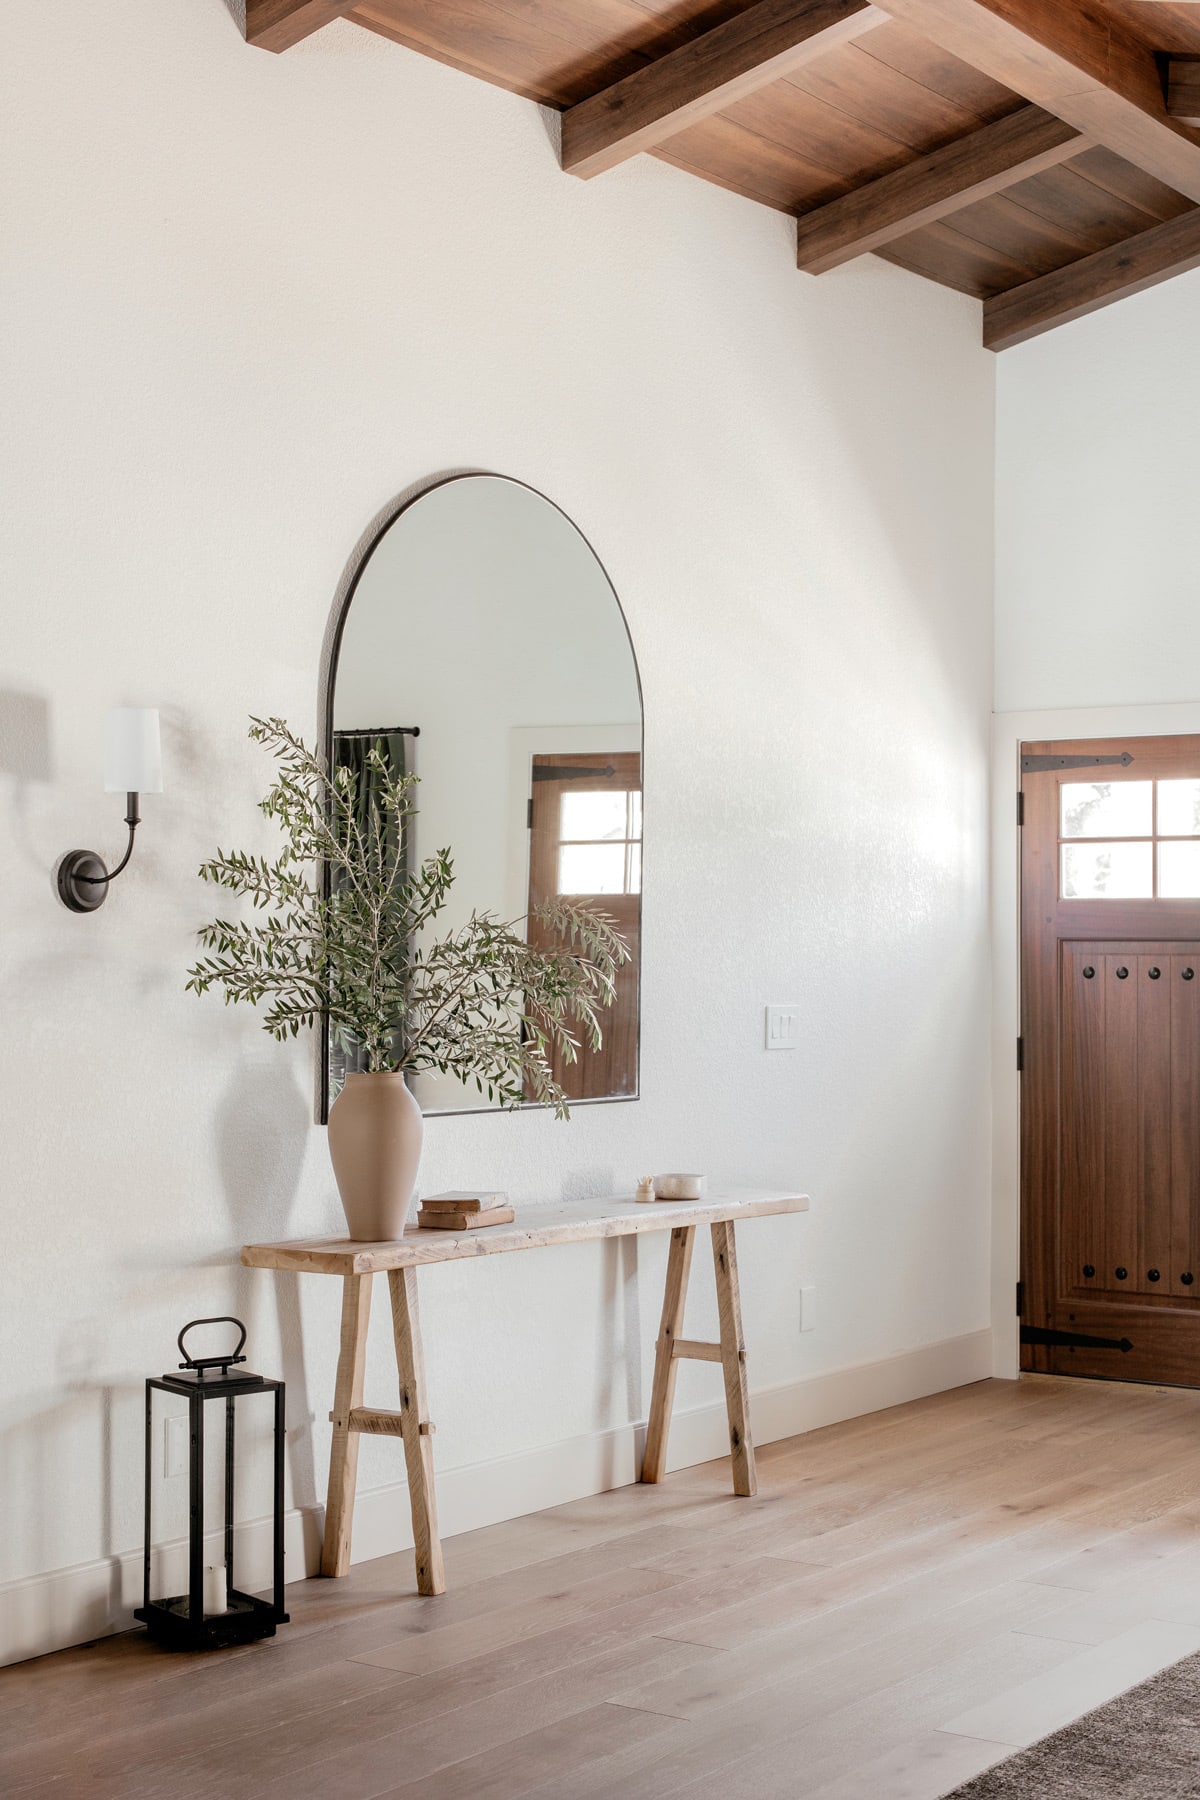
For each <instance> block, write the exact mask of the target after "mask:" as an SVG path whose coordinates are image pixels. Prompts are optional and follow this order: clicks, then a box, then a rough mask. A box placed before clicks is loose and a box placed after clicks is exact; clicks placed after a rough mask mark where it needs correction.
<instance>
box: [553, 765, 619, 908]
mask: <svg viewBox="0 0 1200 1800" xmlns="http://www.w3.org/2000/svg"><path fill="white" fill-rule="evenodd" d="M628 800H629V795H628V794H627V793H624V792H620V791H617V792H612V791H602V792H600V793H586V792H585V793H582V794H580V793H572V792H571V791H570V790H569V789H568V791H567V792H566V793H565V794H564V795H563V800H562V832H561V836H562V837H563V839H564V840H577V839H579V838H589V839H592V840H593V841H594V840H595V839H596V838H623V837H624V836H625V823H626V819H627V817H628V814H627V810H626V807H627V802H628ZM596 891H597V892H598V891H599V890H596Z"/></svg>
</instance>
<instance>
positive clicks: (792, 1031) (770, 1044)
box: [767, 1006, 800, 1050]
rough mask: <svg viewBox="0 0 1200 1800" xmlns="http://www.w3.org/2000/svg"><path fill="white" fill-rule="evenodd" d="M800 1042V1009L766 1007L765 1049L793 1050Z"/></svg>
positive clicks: (795, 1007)
mask: <svg viewBox="0 0 1200 1800" xmlns="http://www.w3.org/2000/svg"><path fill="white" fill-rule="evenodd" d="M799 1042H800V1008H799V1007H798V1006H768V1008H767V1049H768V1050H794V1049H795V1048H796V1046H797V1044H798V1043H799Z"/></svg>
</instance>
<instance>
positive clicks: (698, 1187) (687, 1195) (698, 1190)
mask: <svg viewBox="0 0 1200 1800" xmlns="http://www.w3.org/2000/svg"><path fill="white" fill-rule="evenodd" d="M706 1186H707V1180H706V1178H705V1176H703V1175H656V1176H655V1177H654V1195H655V1198H656V1199H657V1200H703V1198H704V1189H705V1187H706Z"/></svg>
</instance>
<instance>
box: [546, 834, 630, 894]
mask: <svg viewBox="0 0 1200 1800" xmlns="http://www.w3.org/2000/svg"><path fill="white" fill-rule="evenodd" d="M558 891H559V893H560V894H623V893H624V892H625V845H624V844H564V845H563V846H562V849H561V850H560V851H559V853H558Z"/></svg>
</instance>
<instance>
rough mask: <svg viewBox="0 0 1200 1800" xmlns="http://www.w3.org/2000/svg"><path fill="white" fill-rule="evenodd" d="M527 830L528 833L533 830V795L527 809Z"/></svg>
mask: <svg viewBox="0 0 1200 1800" xmlns="http://www.w3.org/2000/svg"><path fill="white" fill-rule="evenodd" d="M525 829H526V830H527V831H532V830H533V797H532V795H531V796H530V798H529V801H528V802H527V804H526V807H525Z"/></svg>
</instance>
